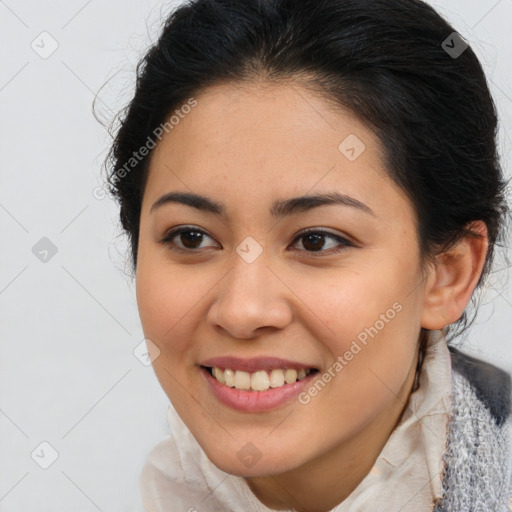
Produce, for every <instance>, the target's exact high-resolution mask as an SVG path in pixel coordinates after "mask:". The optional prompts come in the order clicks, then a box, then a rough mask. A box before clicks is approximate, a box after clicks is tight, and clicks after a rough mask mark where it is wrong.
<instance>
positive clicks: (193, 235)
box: [160, 227, 213, 251]
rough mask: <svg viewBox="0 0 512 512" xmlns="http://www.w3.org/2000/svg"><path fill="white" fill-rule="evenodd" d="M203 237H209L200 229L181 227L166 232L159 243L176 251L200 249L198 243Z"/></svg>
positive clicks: (199, 243)
mask: <svg viewBox="0 0 512 512" xmlns="http://www.w3.org/2000/svg"><path fill="white" fill-rule="evenodd" d="M204 237H207V238H211V237H210V236H209V235H207V234H206V233H205V232H204V231H203V230H201V229H198V228H192V227H182V228H179V229H175V230H173V231H171V232H169V233H167V234H166V235H165V237H164V238H163V239H162V240H160V243H162V244H164V245H166V246H169V247H170V248H171V249H173V250H177V251H197V250H198V249H202V247H200V245H201V242H202V241H203V239H204ZM175 239H176V240H177V241H178V243H177V242H176V241H175ZM212 240H213V238H212Z"/></svg>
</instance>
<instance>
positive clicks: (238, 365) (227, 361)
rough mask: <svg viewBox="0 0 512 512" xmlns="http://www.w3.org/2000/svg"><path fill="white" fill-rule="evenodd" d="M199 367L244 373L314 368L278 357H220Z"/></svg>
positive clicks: (204, 362) (209, 360)
mask: <svg viewBox="0 0 512 512" xmlns="http://www.w3.org/2000/svg"><path fill="white" fill-rule="evenodd" d="M200 365H201V366H209V367H214V366H216V367H218V368H229V369H231V370H242V371H246V372H255V371H258V370H274V369H285V368H293V369H295V370H300V369H302V368H304V369H306V370H308V369H313V368H315V367H314V366H311V365H309V364H304V363H300V362H297V361H290V360H288V359H281V358H279V357H252V358H249V359H242V358H240V357H234V356H222V357H214V358H212V359H207V360H206V361H203V362H201V363H200Z"/></svg>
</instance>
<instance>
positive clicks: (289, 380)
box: [284, 368, 297, 384]
mask: <svg viewBox="0 0 512 512" xmlns="http://www.w3.org/2000/svg"><path fill="white" fill-rule="evenodd" d="M284 380H285V381H286V384H293V383H294V382H295V381H296V380H297V370H294V369H293V368H288V370H286V371H285V372H284Z"/></svg>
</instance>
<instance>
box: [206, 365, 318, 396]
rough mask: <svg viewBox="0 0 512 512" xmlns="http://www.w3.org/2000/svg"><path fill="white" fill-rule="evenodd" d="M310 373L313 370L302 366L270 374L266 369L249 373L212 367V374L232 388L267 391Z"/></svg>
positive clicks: (300, 378)
mask: <svg viewBox="0 0 512 512" xmlns="http://www.w3.org/2000/svg"><path fill="white" fill-rule="evenodd" d="M310 373H311V370H309V369H308V370H306V369H305V368H301V369H300V370H299V371H297V370H295V369H293V368H287V369H284V370H281V369H274V370H272V371H271V372H270V374H269V373H268V372H267V371H265V370H259V371H257V372H254V373H249V372H244V371H241V370H231V369H229V368H226V369H225V370H223V369H221V368H218V367H216V366H215V367H213V368H212V375H213V376H214V377H215V379H217V380H218V381H219V382H221V383H222V384H225V385H226V386H229V387H230V388H236V389H242V390H252V391H266V390H267V389H269V388H279V387H281V386H284V385H285V384H293V383H294V382H297V380H302V379H304V378H305V377H306V376H307V375H309V374H310Z"/></svg>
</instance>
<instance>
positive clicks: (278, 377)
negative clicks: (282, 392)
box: [270, 370, 284, 388]
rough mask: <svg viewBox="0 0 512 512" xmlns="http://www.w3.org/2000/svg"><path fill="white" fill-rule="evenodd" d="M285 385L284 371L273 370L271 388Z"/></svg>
mask: <svg viewBox="0 0 512 512" xmlns="http://www.w3.org/2000/svg"><path fill="white" fill-rule="evenodd" d="M283 384H284V371H283V370H272V371H271V372H270V387H271V388H278V387H279V386H282V385H283Z"/></svg>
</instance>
